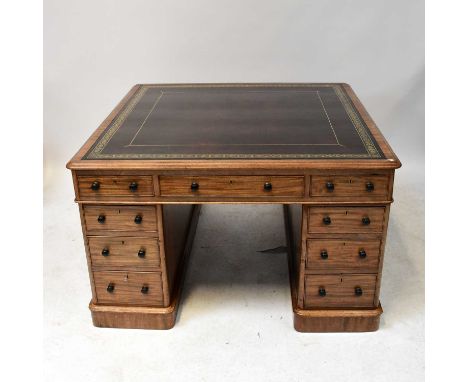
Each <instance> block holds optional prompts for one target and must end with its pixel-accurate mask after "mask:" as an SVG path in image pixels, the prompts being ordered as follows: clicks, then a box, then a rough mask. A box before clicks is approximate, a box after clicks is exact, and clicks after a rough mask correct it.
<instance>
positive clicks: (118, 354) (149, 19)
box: [44, 0, 424, 382]
mask: <svg viewBox="0 0 468 382" xmlns="http://www.w3.org/2000/svg"><path fill="white" fill-rule="evenodd" d="M151 82H152V83H165V82H176V83H177V82H347V83H349V84H351V85H352V86H353V88H354V90H355V91H356V93H357V94H358V96H359V97H360V98H361V100H362V101H363V103H364V105H365V106H366V108H367V109H368V111H369V112H370V114H371V116H372V117H373V118H374V120H375V121H376V123H377V125H378V126H379V127H380V129H381V130H382V132H383V133H384V135H385V136H386V138H387V139H388V141H389V142H390V144H391V145H392V147H393V149H394V150H395V152H396V154H397V155H398V156H399V158H400V160H401V161H402V162H403V167H402V168H401V169H400V170H397V173H396V180H395V189H394V197H395V203H394V204H393V206H392V213H391V218H390V223H389V230H388V237H387V248H386V254H385V265H384V274H383V281H382V293H381V301H382V304H383V307H384V311H385V313H384V315H383V316H382V317H383V318H382V324H381V328H380V330H379V331H378V332H377V333H372V334H327V335H321V334H298V333H296V332H294V330H293V326H292V314H291V308H290V297H289V286H288V281H287V272H286V268H285V264H286V263H285V261H284V258H283V257H281V256H284V254H277V255H276V257H275V258H271V259H268V261H266V262H265V261H261V258H260V257H259V256H260V255H259V254H258V253H259V252H258V250H261V249H265V248H271V247H273V246H279V245H282V244H284V240H283V239H284V238H283V236H282V235H283V234H284V231H283V227H282V224H281V221H280V220H279V219H281V210H280V209H278V208H279V207H278V206H261V207H259V206H249V207H247V208H246V207H245V206H244V207H242V206H223V205H221V206H208V207H206V208H205V207H204V211H205V212H204V213H203V214H202V216H201V219H200V229H199V231H198V232H197V236H196V239H195V243H194V250H193V253H192V258H193V262H192V263H191V265H190V267H189V272H188V279H187V283H186V286H185V289H184V290H185V292H184V293H185V295H184V296H183V304H182V309H181V313H180V314H179V320H178V322H177V324H176V327H175V329H174V330H171V331H169V332H158V331H145V332H142V331H131V330H125V331H122V330H120V331H119V330H105V329H96V328H94V327H93V326H92V325H91V319H90V315H89V312H88V310H87V303H88V302H89V298H90V296H91V292H90V289H89V281H88V274H87V268H86V260H85V255H84V247H83V242H82V237H81V235H82V234H81V228H80V221H79V216H78V211H77V208H76V206H75V205H74V203H73V187H72V180H71V176H70V174H69V172H68V171H67V170H66V169H65V164H66V162H67V161H68V160H69V159H70V158H71V157H72V155H73V154H74V153H75V152H76V151H77V150H78V148H79V147H80V146H81V145H82V144H83V143H84V141H85V139H86V138H88V137H89V135H90V134H91V133H92V132H93V131H94V130H95V129H96V127H97V126H98V125H99V123H100V122H101V121H102V120H103V119H104V118H105V117H106V116H107V115H108V113H109V112H110V111H111V109H112V108H113V107H114V106H115V105H116V103H117V102H118V101H119V100H120V99H121V98H122V97H123V96H124V95H125V93H126V92H127V91H128V90H129V89H130V87H131V86H133V85H134V84H136V83H151ZM44 188H45V192H44V290H45V292H44V322H45V369H46V373H45V374H46V377H47V378H46V379H47V380H48V381H60V382H61V381H64V380H67V381H75V380H76V381H83V380H86V381H89V382H91V381H99V382H103V381H112V382H114V381H126V380H129V381H133V380H137V381H146V380H148V381H155V380H164V381H166V380H171V381H183V380H188V381H210V380H216V381H217V380H225V381H227V380H232V381H247V380H254V381H261V380H269V381H281V382H283V381H303V380H311V379H316V380H319V381H333V382H337V381H346V382H350V381H354V380H356V381H359V382H363V381H372V382H378V381H391V382H393V381H419V380H422V376H423V373H424V363H423V355H424V225H423V224H424V220H423V219H424V2H423V1H422V0H413V1H407V0H393V1H385V0H354V1H351V0H349V1H348V0H335V1H330V0H314V1H294V0H289V1H286V0H285V1H273V0H270V1H265V0H255V1H245V0H236V1H224V0H200V1H186V0H178V1H155V0H146V1H144V0H131V1H117V0H112V1H111V0H99V1H96V0H94V1H91V0H80V1H63V0H45V2H44ZM260 215H261V216H263V217H264V218H265V217H266V219H259V216H260ZM278 217H279V219H278ZM228 226H229V227H235V230H231V229H230V230H226V229H225V227H228ZM246 237H248V238H249V239H248V240H246V239H245V238H246ZM213 240H216V243H215V244H217V246H215V247H216V249H213V248H214V247H213ZM210 248H212V249H210ZM220 252H221V253H220ZM220 255H222V256H224V258H225V259H226V261H224V262H221V263H222V264H223V267H225V268H220V269H212V268H210V267H209V265H210V264H211V265H213V264H214V263H216V261H219V258H220ZM242 256H243V257H242ZM240 258H242V259H243V260H242V262H241V264H240V263H239V261H240V260H239V259H240ZM207 259H210V260H207ZM249 261H250V262H249ZM252 262H253V263H252ZM205 265H206V266H205ZM229 266H232V269H231V268H229ZM226 267H227V268H226ZM238 267H240V268H238ZM205 268H206V269H205ZM207 277H208V278H209V277H220V278H221V279H222V280H218V281H217V282H215V283H213V282H211V283H210V280H208V279H207ZM224 278H225V279H224ZM259 278H260V279H261V280H264V281H262V282H261V283H260V284H261V285H259V281H258V280H259ZM228 279H229V280H228ZM226 280H228V281H226ZM265 280H266V281H265ZM268 372H269V375H268V377H266V375H267V373H268Z"/></svg>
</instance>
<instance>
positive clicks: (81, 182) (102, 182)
mask: <svg viewBox="0 0 468 382" xmlns="http://www.w3.org/2000/svg"><path fill="white" fill-rule="evenodd" d="M77 180H78V193H79V195H80V198H82V199H93V200H99V199H100V198H105V197H124V196H126V197H133V198H138V197H141V196H153V195H154V186H153V177H152V176H150V175H146V176H145V175H137V176H135V175H116V176H111V175H104V176H99V175H98V176H78V177H77Z"/></svg>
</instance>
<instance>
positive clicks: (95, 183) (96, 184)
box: [91, 181, 101, 191]
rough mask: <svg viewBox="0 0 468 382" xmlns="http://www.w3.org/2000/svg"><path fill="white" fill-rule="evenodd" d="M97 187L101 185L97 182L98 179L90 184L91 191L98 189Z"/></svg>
mask: <svg viewBox="0 0 468 382" xmlns="http://www.w3.org/2000/svg"><path fill="white" fill-rule="evenodd" d="M99 187H101V183H99V182H98V181H95V182H93V183H92V184H91V190H93V191H97V190H99Z"/></svg>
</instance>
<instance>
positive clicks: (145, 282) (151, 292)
mask: <svg viewBox="0 0 468 382" xmlns="http://www.w3.org/2000/svg"><path fill="white" fill-rule="evenodd" d="M93 276H94V284H95V287H96V296H97V300H98V303H100V304H115V305H139V306H162V305H163V293H162V279H161V273H160V272H101V271H95V272H94V273H93Z"/></svg>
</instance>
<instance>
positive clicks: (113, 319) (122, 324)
mask: <svg viewBox="0 0 468 382" xmlns="http://www.w3.org/2000/svg"><path fill="white" fill-rule="evenodd" d="M177 307H178V301H175V300H174V302H173V303H172V305H170V306H168V307H167V308H153V307H128V306H109V305H97V304H93V303H92V302H90V304H89V309H90V310H91V316H92V318H93V324H94V326H97V327H100V328H124V329H171V328H172V327H174V325H175V321H176V316H177Z"/></svg>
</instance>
